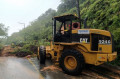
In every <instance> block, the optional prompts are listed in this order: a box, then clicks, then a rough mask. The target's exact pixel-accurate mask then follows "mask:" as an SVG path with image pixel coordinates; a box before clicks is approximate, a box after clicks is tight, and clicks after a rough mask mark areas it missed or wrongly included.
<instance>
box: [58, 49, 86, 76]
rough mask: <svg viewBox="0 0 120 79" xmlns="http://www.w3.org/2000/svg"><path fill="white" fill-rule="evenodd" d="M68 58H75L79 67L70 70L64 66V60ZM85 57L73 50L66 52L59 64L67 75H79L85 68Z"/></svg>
mask: <svg viewBox="0 0 120 79" xmlns="http://www.w3.org/2000/svg"><path fill="white" fill-rule="evenodd" d="M66 56H74V58H75V59H76V61H77V66H76V68H75V69H74V70H69V69H67V68H66V67H65V65H64V59H65V57H66ZM84 63H85V61H84V57H83V55H82V54H81V53H80V52H79V51H76V50H74V49H72V50H65V51H64V52H63V53H62V55H61V58H60V60H59V64H60V67H61V68H62V70H63V71H64V72H65V73H66V74H69V75H79V74H81V72H82V69H83V68H84Z"/></svg>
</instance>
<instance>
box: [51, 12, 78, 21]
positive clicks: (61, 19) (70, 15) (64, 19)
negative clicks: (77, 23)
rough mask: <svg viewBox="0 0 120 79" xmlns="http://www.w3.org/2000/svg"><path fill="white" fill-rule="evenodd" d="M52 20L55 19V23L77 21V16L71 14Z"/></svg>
mask: <svg viewBox="0 0 120 79" xmlns="http://www.w3.org/2000/svg"><path fill="white" fill-rule="evenodd" d="M53 19H56V20H57V21H60V22H64V21H70V20H77V19H79V18H78V17H77V16H75V15H73V14H68V15H62V16H55V17H53Z"/></svg>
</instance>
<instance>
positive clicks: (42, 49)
mask: <svg viewBox="0 0 120 79" xmlns="http://www.w3.org/2000/svg"><path fill="white" fill-rule="evenodd" d="M39 56H40V57H38V58H39V61H40V64H45V60H46V51H45V47H44V46H40V49H39Z"/></svg>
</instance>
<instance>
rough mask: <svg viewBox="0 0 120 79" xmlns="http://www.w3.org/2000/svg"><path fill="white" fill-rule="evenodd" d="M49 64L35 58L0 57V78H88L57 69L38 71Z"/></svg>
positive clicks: (88, 78) (49, 63)
mask: <svg viewBox="0 0 120 79" xmlns="http://www.w3.org/2000/svg"><path fill="white" fill-rule="evenodd" d="M51 65H52V64H51V62H50V61H46V64H45V65H40V64H39V61H38V60H37V58H31V59H25V58H16V57H0V79H81V78H82V79H86V78H87V79H90V77H87V76H85V75H82V76H70V75H67V74H64V73H63V72H62V71H59V70H45V71H40V70H41V69H43V68H44V67H48V66H51Z"/></svg>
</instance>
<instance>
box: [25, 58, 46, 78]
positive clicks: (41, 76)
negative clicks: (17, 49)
mask: <svg viewBox="0 0 120 79" xmlns="http://www.w3.org/2000/svg"><path fill="white" fill-rule="evenodd" d="M27 59H28V61H29V62H30V63H31V64H32V66H33V67H34V68H35V70H36V71H37V72H39V70H38V69H37V67H36V66H35V64H34V63H33V62H32V61H31V59H30V58H27ZM40 79H45V78H44V77H43V75H42V74H41V73H40Z"/></svg>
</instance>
